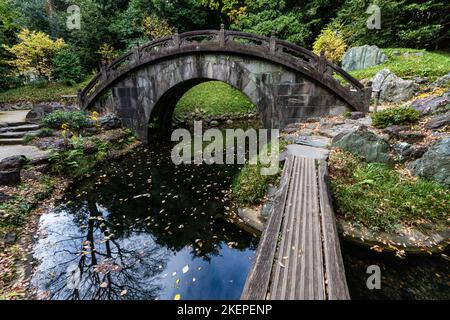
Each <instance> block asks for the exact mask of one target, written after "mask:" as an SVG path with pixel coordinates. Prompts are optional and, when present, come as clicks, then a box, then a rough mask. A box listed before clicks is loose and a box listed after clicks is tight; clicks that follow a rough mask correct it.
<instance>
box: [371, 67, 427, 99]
mask: <svg viewBox="0 0 450 320" xmlns="http://www.w3.org/2000/svg"><path fill="white" fill-rule="evenodd" d="M418 88H419V86H418V85H417V84H416V83H415V82H414V81H412V80H404V79H402V78H400V77H397V76H396V75H395V74H394V73H393V72H391V71H390V70H389V69H383V70H381V71H379V72H378V73H377V74H376V75H375V76H374V77H373V78H372V89H373V90H374V91H378V92H379V98H380V101H386V102H394V103H396V102H400V101H404V100H408V99H410V98H412V97H413V95H414V93H415V92H416V91H417V89H418ZM376 94H377V93H376V92H374V93H373V97H374V98H375V97H376Z"/></svg>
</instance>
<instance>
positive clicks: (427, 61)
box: [350, 48, 450, 82]
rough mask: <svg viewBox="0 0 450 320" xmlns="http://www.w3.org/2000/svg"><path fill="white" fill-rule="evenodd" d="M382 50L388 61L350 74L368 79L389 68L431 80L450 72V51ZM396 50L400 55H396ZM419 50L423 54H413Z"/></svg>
mask: <svg viewBox="0 0 450 320" xmlns="http://www.w3.org/2000/svg"><path fill="white" fill-rule="evenodd" d="M382 51H383V52H384V53H385V54H386V55H387V56H388V58H389V60H388V61H387V62H385V63H383V64H380V65H377V66H373V67H370V68H366V69H362V70H354V71H351V72H350V74H351V75H352V76H353V77H355V78H356V79H359V80H361V79H368V78H372V77H373V76H374V75H375V74H376V73H377V72H378V71H381V70H383V69H385V68H388V69H389V70H391V71H392V72H394V73H395V74H396V75H397V76H399V77H401V78H408V77H413V76H419V77H428V78H429V81H430V82H431V81H434V80H436V79H437V78H439V77H441V76H443V75H446V74H447V73H449V72H450V53H448V52H429V51H426V50H415V49H405V48H393V49H382ZM396 52H398V53H399V55H396V54H395V53H396ZM418 52H422V53H423V55H422V56H417V55H414V54H413V53H418ZM405 53H409V55H407V56H404V55H403V54H405Z"/></svg>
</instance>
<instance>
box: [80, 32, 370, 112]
mask: <svg viewBox="0 0 450 320" xmlns="http://www.w3.org/2000/svg"><path fill="white" fill-rule="evenodd" d="M192 52H222V53H223V52H225V53H227V52H228V53H230V54H231V53H232V54H238V55H251V56H257V57H260V58H262V59H265V60H269V61H272V62H275V63H279V64H283V65H285V66H287V67H290V68H292V69H294V70H297V71H299V72H300V73H303V74H305V75H306V76H308V77H309V78H312V79H313V80H316V81H318V82H320V83H321V84H322V85H324V86H325V87H327V88H328V89H330V90H331V91H333V92H335V93H336V94H337V95H338V96H339V97H341V98H342V99H343V100H344V101H346V102H347V103H348V104H349V105H351V106H352V107H353V108H355V109H356V110H359V111H362V112H366V111H368V110H369V101H370V94H371V88H364V86H363V85H362V84H361V83H360V82H359V81H358V80H356V79H355V78H353V77H352V76H351V75H349V74H348V73H347V72H346V71H344V70H343V69H342V68H340V67H339V66H337V65H335V64H333V63H332V62H330V61H328V60H327V59H325V56H324V55H323V54H321V55H320V56H317V55H316V54H314V53H313V52H311V51H309V50H307V49H304V48H302V47H299V46H297V45H294V44H291V43H289V42H287V41H283V40H278V39H276V38H275V37H274V36H272V37H263V36H258V35H254V34H249V33H243V32H239V31H230V30H225V29H224V28H223V26H222V27H221V29H220V30H204V31H191V32H185V33H181V34H178V33H177V32H176V33H175V34H174V35H172V36H168V37H164V38H160V39H157V40H155V41H151V42H149V43H146V44H144V45H142V46H138V47H136V48H134V49H133V50H131V51H129V52H127V53H125V54H123V55H122V56H120V57H118V58H117V59H115V60H114V61H112V62H111V63H110V64H108V65H105V64H102V66H101V68H100V72H99V73H98V74H97V75H96V76H95V77H94V78H93V79H92V80H91V81H90V82H89V84H88V85H87V86H86V87H85V88H84V89H83V90H82V91H79V92H78V102H79V105H80V107H81V108H83V109H85V108H88V107H90V106H91V105H92V104H93V103H94V102H95V101H96V99H97V98H98V97H99V96H100V95H101V94H102V93H103V92H105V91H106V90H107V89H108V88H109V87H110V86H111V85H113V83H114V82H116V81H117V80H119V79H121V78H123V77H124V76H126V74H128V73H129V72H131V71H134V70H136V69H138V68H139V67H140V66H142V65H144V64H147V63H150V62H156V61H158V60H161V59H164V58H166V57H169V56H172V55H177V54H183V53H192Z"/></svg>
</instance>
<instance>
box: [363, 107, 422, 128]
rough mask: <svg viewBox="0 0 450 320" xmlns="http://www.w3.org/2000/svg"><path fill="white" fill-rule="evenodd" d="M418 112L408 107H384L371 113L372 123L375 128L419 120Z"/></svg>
mask: <svg viewBox="0 0 450 320" xmlns="http://www.w3.org/2000/svg"><path fill="white" fill-rule="evenodd" d="M419 116H420V113H419V112H418V111H417V110H415V109H413V108H410V107H395V108H389V109H385V110H383V111H380V112H377V113H374V114H373V115H372V123H373V126H374V127H376V128H386V127H389V126H392V125H399V124H408V123H414V122H417V121H418V120H419Z"/></svg>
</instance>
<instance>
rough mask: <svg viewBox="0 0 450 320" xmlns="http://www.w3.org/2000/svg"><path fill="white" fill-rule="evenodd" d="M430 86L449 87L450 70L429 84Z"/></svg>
mask: <svg viewBox="0 0 450 320" xmlns="http://www.w3.org/2000/svg"><path fill="white" fill-rule="evenodd" d="M431 86H432V87H449V86H450V72H449V73H447V74H446V75H445V76H442V77H440V78H438V79H437V80H436V81H434V82H433V83H432V84H431Z"/></svg>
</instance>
